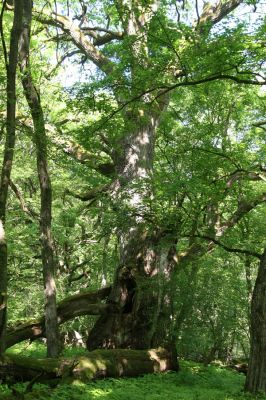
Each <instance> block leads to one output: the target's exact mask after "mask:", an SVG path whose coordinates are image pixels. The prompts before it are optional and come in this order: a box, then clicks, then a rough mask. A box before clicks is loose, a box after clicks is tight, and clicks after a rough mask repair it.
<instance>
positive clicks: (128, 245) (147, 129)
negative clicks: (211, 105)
mask: <svg viewBox="0 0 266 400" xmlns="http://www.w3.org/2000/svg"><path fill="white" fill-rule="evenodd" d="M145 107H147V105H145V104H144V105H143V109H144V110H145ZM162 108H163V107H162ZM144 110H142V109H141V110H138V114H139V115H142V117H139V116H136V115H135V119H131V120H130V121H129V122H128V127H131V128H132V127H134V126H135V127H136V128H135V132H134V133H133V134H131V135H128V136H126V137H125V139H124V141H123V143H122V150H121V158H120V159H119V160H118V162H117V173H118V176H119V178H118V180H117V181H116V182H115V184H114V185H113V187H114V191H113V198H114V201H117V204H118V207H119V208H120V209H122V210H123V211H122V212H123V214H124V219H125V223H124V224H123V226H122V227H121V228H120V233H119V240H120V263H119V266H118V268H117V271H116V274H115V278H114V283H113V286H112V291H111V294H110V296H109V299H108V301H107V303H108V304H113V305H115V306H116V307H117V309H118V310H119V312H118V313H117V312H116V313H113V314H111V313H110V314H104V315H102V316H101V317H100V318H99V320H98V321H97V322H96V324H95V326H94V328H93V329H92V331H91V333H90V335H89V338H88V340H87V347H88V349H89V350H92V349H96V348H132V349H145V348H151V347H154V346H159V345H162V346H164V345H165V344H166V342H167V341H168V338H167V336H168V333H167V332H168V331H169V322H170V312H169V310H168V311H167V312H164V308H165V307H167V306H168V304H169V301H170V298H169V294H168V293H167V291H166V290H165V289H166V288H167V286H168V284H169V280H170V279H169V277H170V274H171V271H170V270H171V268H172V267H173V265H172V261H173V259H172V258H171V257H170V253H171V252H170V249H172V243H169V244H168V245H167V246H166V245H165V244H162V243H160V239H159V235H157V233H156V230H155V228H154V227H153V226H152V224H149V225H150V226H148V222H147V221H148V220H149V203H150V201H151V196H152V193H151V189H150V182H149V180H150V178H151V173H152V165H153V153H154V139H155V130H156V128H157V125H158V122H159V117H160V113H161V111H162V110H159V112H158V110H156V111H155V110H153V112H151V111H149V112H147V114H145V112H144ZM127 117H129V114H127ZM131 118H132V116H131ZM166 314H168V315H167V316H166ZM162 319H164V321H163V324H162V323H161V320H162Z"/></svg>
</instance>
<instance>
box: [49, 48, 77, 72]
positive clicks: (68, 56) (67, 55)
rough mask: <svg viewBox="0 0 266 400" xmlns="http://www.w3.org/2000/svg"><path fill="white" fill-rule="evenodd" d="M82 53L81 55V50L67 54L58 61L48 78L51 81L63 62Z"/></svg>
mask: <svg viewBox="0 0 266 400" xmlns="http://www.w3.org/2000/svg"><path fill="white" fill-rule="evenodd" d="M80 53H81V50H73V51H69V52H67V53H65V54H64V55H63V56H62V57H61V58H60V59H59V60H58V62H57V64H56V66H55V67H54V68H53V69H52V70H51V71H50V72H48V73H47V75H46V78H47V79H49V78H50V77H51V76H52V75H53V74H54V72H55V71H56V70H57V69H58V68H59V67H60V65H62V64H63V62H64V61H65V60H66V59H67V58H70V57H73V56H74V55H76V54H80Z"/></svg>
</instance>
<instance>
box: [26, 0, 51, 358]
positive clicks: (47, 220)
mask: <svg viewBox="0 0 266 400" xmlns="http://www.w3.org/2000/svg"><path fill="white" fill-rule="evenodd" d="M23 14H24V15H23V32H22V35H21V37H20V46H19V48H20V51H19V59H20V70H21V73H22V85H23V88H24V93H25V97H26V99H27V102H28V105H29V108H30V112H31V115H32V119H33V125H34V132H33V133H34V142H35V145H36V152H37V170H38V177H39V183H40V190H41V213H40V231H41V244H42V265H43V281H44V293H45V331H46V337H47V356H48V357H57V355H58V353H59V339H58V325H57V314H56V285H55V279H54V255H53V242H52V234H51V221H52V187H51V181H50V176H49V172H48V166H47V144H46V131H45V122H44V116H43V110H42V106H41V102H40V96H39V93H38V92H37V89H36V88H35V86H34V83H33V80H32V76H31V70H30V56H29V46H30V29H31V17H32V2H31V0H23Z"/></svg>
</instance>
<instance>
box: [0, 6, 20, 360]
mask: <svg viewBox="0 0 266 400" xmlns="http://www.w3.org/2000/svg"><path fill="white" fill-rule="evenodd" d="M21 29H22V5H21V2H20V1H19V0H16V1H15V3H14V21H13V27H12V30H11V38H10V50H9V62H8V65H7V91H6V94H7V117H6V142H5V150H4V160H3V165H2V173H1V183H0V354H2V353H3V352H4V350H5V331H6V319H7V243H6V238H5V220H6V206H7V195H8V186H9V182H10V177H11V170H12V163H13V156H14V147H15V131H16V128H15V125H16V68H17V62H18V41H19V36H20V33H21Z"/></svg>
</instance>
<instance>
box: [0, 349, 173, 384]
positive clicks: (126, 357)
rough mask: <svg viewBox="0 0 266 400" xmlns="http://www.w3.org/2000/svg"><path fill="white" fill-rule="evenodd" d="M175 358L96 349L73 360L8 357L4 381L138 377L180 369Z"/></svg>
mask: <svg viewBox="0 0 266 400" xmlns="http://www.w3.org/2000/svg"><path fill="white" fill-rule="evenodd" d="M177 369H178V365H177V362H175V363H174V364H173V361H172V355H171V353H169V351H167V350H165V349H162V348H160V349H150V350H141V351H140V350H121V349H119V350H96V351H93V352H88V353H87V354H86V355H84V356H82V357H80V356H79V357H75V358H70V359H34V358H29V357H23V356H18V355H7V356H5V358H4V359H3V360H2V362H1V363H0V379H3V380H5V379H6V378H7V376H8V379H9V382H10V379H11V377H13V378H14V380H15V381H18V380H20V381H28V380H32V379H36V377H37V378H38V376H39V378H38V380H40V381H42V380H47V379H48V380H50V381H51V380H53V379H57V380H58V379H59V380H60V379H63V380H66V382H69V381H71V380H81V381H83V382H89V381H91V380H93V379H99V378H106V377H122V376H138V375H142V374H146V373H153V372H165V371H169V370H177Z"/></svg>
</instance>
